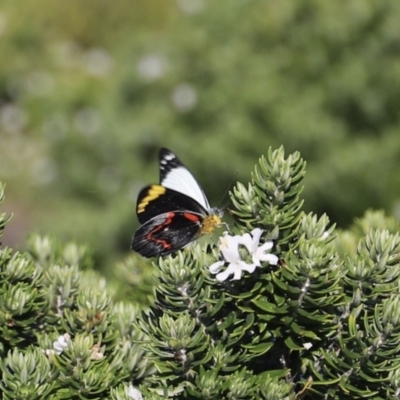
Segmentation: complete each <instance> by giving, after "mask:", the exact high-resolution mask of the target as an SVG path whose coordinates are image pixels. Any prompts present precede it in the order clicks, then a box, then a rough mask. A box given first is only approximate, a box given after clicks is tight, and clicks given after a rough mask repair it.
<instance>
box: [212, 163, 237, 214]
mask: <svg viewBox="0 0 400 400" xmlns="http://www.w3.org/2000/svg"><path fill="white" fill-rule="evenodd" d="M237 175H238V170H236V172H235V176H234V177H233V178H232V179H231V181H230V182H229V185H228V187H227V188H226V189H225V192H224V194H223V196H222V198H221V201H220V202H219V205H218V207H217V208H218V209H219V210H225V209H226V208H227V207H228V204H229V199H228V200H227V201H226V205H225V206H222V203H223V201H224V199H225V198H226V197H227V196H228V192H229V190H230V189H231V187H232V186H233V182H234V181H235V180H236V178H237Z"/></svg>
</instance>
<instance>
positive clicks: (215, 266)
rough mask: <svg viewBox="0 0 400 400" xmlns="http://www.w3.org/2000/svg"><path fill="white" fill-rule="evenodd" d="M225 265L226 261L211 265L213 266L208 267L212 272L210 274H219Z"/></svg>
mask: <svg viewBox="0 0 400 400" xmlns="http://www.w3.org/2000/svg"><path fill="white" fill-rule="evenodd" d="M224 264H225V263H224V261H217V262H215V263H214V264H211V265H210V266H209V267H208V269H209V270H210V272H211V273H212V274H217V273H218V272H219V271H220V270H221V267H222V266H223V265H224Z"/></svg>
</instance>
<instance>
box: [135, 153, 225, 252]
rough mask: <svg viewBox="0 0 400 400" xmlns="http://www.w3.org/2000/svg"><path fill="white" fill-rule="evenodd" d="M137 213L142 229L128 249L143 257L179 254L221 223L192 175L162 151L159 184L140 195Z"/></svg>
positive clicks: (217, 212) (216, 210) (144, 189)
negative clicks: (178, 251) (177, 251)
mask: <svg viewBox="0 0 400 400" xmlns="http://www.w3.org/2000/svg"><path fill="white" fill-rule="evenodd" d="M136 212H137V217H138V220H139V222H140V223H141V224H142V225H141V226H140V227H139V229H138V230H137V231H136V233H135V235H134V237H133V239H132V245H131V247H132V249H133V250H134V251H136V252H138V253H139V254H141V255H142V256H144V257H153V256H156V255H167V254H169V253H172V252H174V251H176V250H179V249H181V248H183V247H185V246H186V245H187V244H189V243H190V242H192V241H193V240H195V239H197V238H198V237H199V236H200V235H201V234H203V233H211V232H213V231H214V229H215V228H216V227H217V226H219V225H221V223H222V221H221V216H222V211H221V210H219V209H218V208H211V207H210V205H209V203H208V199H207V197H206V195H205V194H204V192H203V190H202V189H201V187H200V185H199V184H198V183H197V181H196V180H195V178H194V177H193V175H192V174H191V173H190V172H189V170H188V169H187V168H186V167H185V166H184V165H183V164H182V163H181V161H180V160H179V159H178V158H177V156H176V155H175V154H174V153H172V152H171V151H169V150H167V149H164V148H163V149H161V151H160V184H153V185H149V186H146V187H145V188H143V189H142V190H141V191H140V193H139V195H138V200H137V209H136Z"/></svg>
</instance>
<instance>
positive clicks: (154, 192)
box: [137, 185, 166, 213]
mask: <svg viewBox="0 0 400 400" xmlns="http://www.w3.org/2000/svg"><path fill="white" fill-rule="evenodd" d="M165 192H166V189H165V187H163V186H160V185H151V186H150V189H149V191H148V192H147V196H145V197H143V199H142V201H141V202H140V203H139V204H138V206H137V212H138V213H141V212H144V210H145V208H146V207H147V205H148V204H149V203H150V202H151V201H153V200H155V199H157V198H158V197H160V196H161V195H163V194H164V193H165Z"/></svg>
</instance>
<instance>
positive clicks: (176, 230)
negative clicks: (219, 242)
mask: <svg viewBox="0 0 400 400" xmlns="http://www.w3.org/2000/svg"><path fill="white" fill-rule="evenodd" d="M202 220H203V217H202V216H201V215H199V214H195V213H191V212H188V211H186V212H185V211H170V212H166V213H163V214H160V215H156V216H155V217H154V218H152V219H150V220H149V221H147V222H146V223H144V224H143V225H142V226H141V227H140V228H139V229H138V230H137V231H136V233H135V235H134V237H133V239H132V244H131V248H132V250H134V251H136V252H138V253H139V254H141V255H142V256H144V257H154V256H156V255H167V254H168V253H171V252H173V251H176V250H179V249H181V248H182V247H185V246H186V245H187V244H188V243H190V242H191V241H193V240H194V239H196V238H197V236H198V235H197V234H198V232H199V230H200V226H201V222H202Z"/></svg>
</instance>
